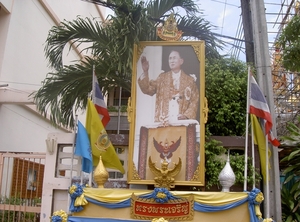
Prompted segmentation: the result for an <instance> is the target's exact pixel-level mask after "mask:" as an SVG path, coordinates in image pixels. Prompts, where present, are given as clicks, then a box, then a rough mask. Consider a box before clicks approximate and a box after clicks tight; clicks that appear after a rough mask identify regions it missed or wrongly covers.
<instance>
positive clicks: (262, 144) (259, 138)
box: [250, 114, 271, 182]
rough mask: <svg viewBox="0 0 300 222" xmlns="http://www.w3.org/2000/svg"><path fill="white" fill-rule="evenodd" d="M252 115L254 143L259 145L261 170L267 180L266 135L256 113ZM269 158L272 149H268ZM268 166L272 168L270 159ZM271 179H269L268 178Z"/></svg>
mask: <svg viewBox="0 0 300 222" xmlns="http://www.w3.org/2000/svg"><path fill="white" fill-rule="evenodd" d="M250 116H251V123H252V127H253V133H254V135H253V136H254V143H255V144H256V145H257V146H258V151H259V157H260V167H261V172H262V175H263V178H264V181H265V182H266V181H267V178H266V176H267V174H266V136H265V135H264V133H263V131H262V129H261V126H260V124H259V122H258V120H257V117H256V116H255V115H254V114H250ZM268 154H269V155H268V156H269V157H268V159H270V155H271V153H270V150H268ZM268 163H269V164H268V168H269V169H271V167H270V162H269V161H268ZM268 180H269V179H268Z"/></svg>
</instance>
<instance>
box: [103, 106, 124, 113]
mask: <svg viewBox="0 0 300 222" xmlns="http://www.w3.org/2000/svg"><path fill="white" fill-rule="evenodd" d="M107 110H108V112H118V107H117V106H108V107H107ZM120 111H121V113H126V112H127V106H121V109H120Z"/></svg>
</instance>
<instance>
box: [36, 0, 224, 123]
mask: <svg viewBox="0 0 300 222" xmlns="http://www.w3.org/2000/svg"><path fill="white" fill-rule="evenodd" d="M86 1H88V2H91V3H95V4H99V5H102V6H105V7H108V8H111V9H112V10H113V11H114V14H115V15H110V16H108V18H107V21H106V22H104V23H103V22H100V21H99V20H98V19H97V18H93V19H89V18H80V17H78V18H77V19H76V20H73V21H64V22H62V23H61V24H60V25H59V26H54V27H52V29H51V30H50V31H49V34H48V38H47V40H46V46H45V55H46V59H47V60H48V62H49V67H50V68H51V69H52V70H53V72H50V73H48V75H47V77H46V79H45V80H44V82H43V86H42V87H41V88H40V89H39V90H38V91H37V92H36V93H34V94H33V99H34V101H35V104H37V108H38V110H39V111H40V112H41V113H42V114H43V115H47V114H49V115H50V119H51V121H52V122H53V123H54V125H62V126H65V127H71V128H73V127H74V117H73V110H78V109H84V108H85V107H86V104H87V98H88V95H89V93H90V91H91V88H92V81H91V79H92V77H91V73H92V68H93V66H95V71H96V74H97V78H98V81H99V83H100V85H101V87H102V92H103V93H104V94H106V93H107V92H108V91H109V90H110V89H112V88H114V87H115V86H120V87H122V88H124V89H126V90H128V91H130V87H131V70H132V57H133V45H134V44H138V43H139V41H159V39H158V37H157V36H156V27H157V25H158V24H159V23H161V22H163V21H164V20H165V18H167V17H169V15H170V14H171V13H173V14H174V15H175V18H177V24H178V29H179V30H182V31H183V32H184V33H183V40H204V41H205V44H206V57H207V58H213V57H217V56H218V53H217V51H216V49H217V48H218V47H221V45H222V43H221V41H220V40H218V39H217V38H216V37H215V36H214V34H213V33H212V32H211V31H210V28H211V25H210V24H209V22H208V21H206V20H204V19H203V18H202V17H201V16H200V15H201V14H200V12H199V8H198V6H197V4H196V3H195V2H194V1H193V0H149V1H146V2H142V1H135V0H107V1H103V0H86ZM70 42H71V44H72V45H73V46H75V47H77V46H81V47H84V48H83V50H82V51H81V52H82V53H86V55H85V56H84V57H83V58H82V59H80V60H79V61H77V62H76V63H74V64H71V65H64V63H63V61H62V55H63V51H64V49H65V47H66V45H67V44H68V43H70ZM86 43H87V44H86ZM86 45H88V46H86Z"/></svg>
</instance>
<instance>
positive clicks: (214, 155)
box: [205, 137, 261, 189]
mask: <svg viewBox="0 0 300 222" xmlns="http://www.w3.org/2000/svg"><path fill="white" fill-rule="evenodd" d="M207 138H208V137H207ZM226 152H227V150H226V149H225V148H224V147H223V146H221V145H220V142H219V141H217V140H211V139H207V141H206V142H205V180H206V188H207V189H210V188H211V187H212V186H214V185H217V187H220V184H219V174H220V172H221V171H222V169H223V168H224V166H225V164H226V160H225V159H226V155H227V154H226ZM224 157H225V158H224ZM229 159H230V166H231V168H232V170H233V172H234V174H235V177H236V179H235V184H243V183H244V178H245V177H244V168H245V156H244V155H239V154H236V153H235V154H229ZM247 161H248V171H247V182H248V183H249V184H252V183H253V171H254V167H253V166H252V158H250V157H249V158H248V160H247ZM260 180H261V175H260V174H259V173H258V172H256V173H255V181H256V184H257V183H259V181H260Z"/></svg>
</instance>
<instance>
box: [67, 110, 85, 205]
mask: <svg viewBox="0 0 300 222" xmlns="http://www.w3.org/2000/svg"><path fill="white" fill-rule="evenodd" d="M77 121H78V115H75V120H74V122H75V128H74V132H75V136H74V140H73V144H72V156H71V168H70V170H71V172H70V186H72V179H73V161H74V153H75V141H76V131H77ZM81 173H82V172H81ZM70 201H71V199H70V195H68V206H70Z"/></svg>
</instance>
